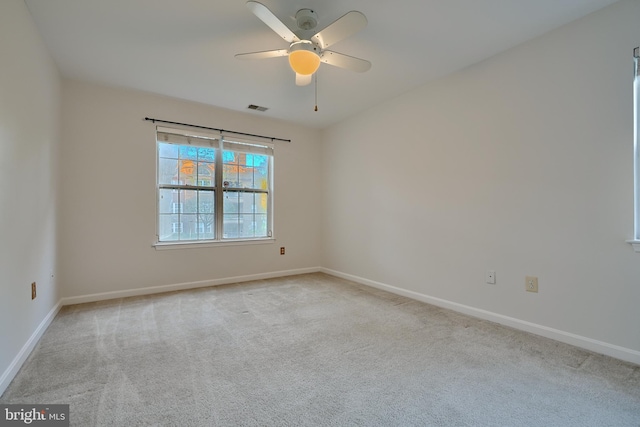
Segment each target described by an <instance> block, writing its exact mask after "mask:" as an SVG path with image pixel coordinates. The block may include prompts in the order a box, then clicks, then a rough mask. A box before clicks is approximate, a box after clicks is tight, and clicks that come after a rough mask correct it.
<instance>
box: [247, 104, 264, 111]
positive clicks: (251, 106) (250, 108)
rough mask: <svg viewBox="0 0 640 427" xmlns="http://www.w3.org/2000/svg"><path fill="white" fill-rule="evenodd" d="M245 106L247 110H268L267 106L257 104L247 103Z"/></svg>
mask: <svg viewBox="0 0 640 427" xmlns="http://www.w3.org/2000/svg"><path fill="white" fill-rule="evenodd" d="M247 108H248V109H249V110H256V111H267V110H268V108H267V107H261V106H259V105H253V104H251V105H249V106H248V107H247Z"/></svg>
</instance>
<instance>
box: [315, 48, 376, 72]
mask: <svg viewBox="0 0 640 427" xmlns="http://www.w3.org/2000/svg"><path fill="white" fill-rule="evenodd" d="M320 61H322V62H324V63H325V64H329V65H334V66H336V67H340V68H346V69H347V70H351V71H356V72H358V73H364V72H365V71H368V70H369V68H371V62H369V61H367V60H365V59H360V58H356V57H355V56H349V55H345V54H343V53H338V52H332V51H330V50H325V51H324V52H322V55H321V56H320Z"/></svg>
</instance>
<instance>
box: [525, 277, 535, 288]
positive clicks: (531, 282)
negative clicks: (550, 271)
mask: <svg viewBox="0 0 640 427" xmlns="http://www.w3.org/2000/svg"><path fill="white" fill-rule="evenodd" d="M525 289H526V290H527V292H538V278H537V277H535V276H527V277H526V278H525Z"/></svg>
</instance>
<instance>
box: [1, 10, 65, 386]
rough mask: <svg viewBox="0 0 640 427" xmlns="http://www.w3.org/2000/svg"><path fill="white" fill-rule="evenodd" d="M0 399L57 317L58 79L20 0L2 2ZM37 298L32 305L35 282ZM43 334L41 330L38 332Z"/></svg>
mask: <svg viewBox="0 0 640 427" xmlns="http://www.w3.org/2000/svg"><path fill="white" fill-rule="evenodd" d="M0 58H1V59H0V393H2V391H3V390H4V388H5V387H6V386H7V385H8V383H9V381H11V378H12V377H13V375H15V373H16V372H17V369H19V367H20V364H21V363H22V361H23V360H24V359H25V358H26V356H28V354H29V351H30V349H31V348H32V347H33V345H35V340H33V341H29V340H30V338H32V337H34V336H39V335H38V334H39V333H41V332H42V329H44V326H45V325H46V323H47V319H48V316H52V315H53V314H55V308H56V303H57V302H58V300H59V298H60V295H59V291H58V285H57V283H58V280H57V275H56V239H57V232H56V218H57V208H56V203H57V194H58V193H57V178H56V176H57V160H56V156H57V151H58V146H59V130H58V129H59V110H60V105H59V104H60V78H59V75H58V71H57V69H56V67H55V65H54V63H53V61H52V60H51V58H50V57H49V54H48V53H47V51H46V50H45V48H44V45H43V43H42V40H41V39H40V36H39V35H38V32H37V31H36V29H35V26H34V25H33V22H32V21H31V17H30V16H29V12H28V10H27V8H26V6H25V4H24V2H22V1H21V0H3V1H1V2H0ZM32 282H36V283H37V289H38V292H37V298H36V299H35V300H33V301H32V300H31V283H32ZM39 328H40V329H39Z"/></svg>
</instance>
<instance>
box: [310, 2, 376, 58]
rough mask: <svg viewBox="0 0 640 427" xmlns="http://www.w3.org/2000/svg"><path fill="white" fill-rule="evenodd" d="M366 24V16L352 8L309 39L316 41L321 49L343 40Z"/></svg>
mask: <svg viewBox="0 0 640 427" xmlns="http://www.w3.org/2000/svg"><path fill="white" fill-rule="evenodd" d="M366 26H367V17H366V16H364V15H363V14H362V13H361V12H358V11H355V10H352V11H351V12H347V13H346V14H344V15H342V17H340V18H338V19H336V20H335V21H333V23H331V24H329V26H327V27H326V28H325V29H324V30H322V31H319V32H318V33H317V34H316V35H315V36H313V37H311V41H313V42H315V43H317V44H318V45H319V46H320V48H321V49H326V48H327V47H329V46H331V45H333V44H335V43H337V42H339V41H340V40H344V39H346V38H347V37H349V36H350V35H352V34H355V33H357V32H358V31H360V30H361V29H363V28H364V27H366Z"/></svg>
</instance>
